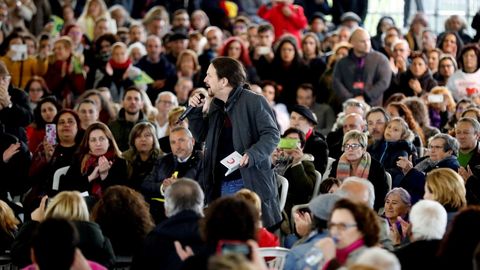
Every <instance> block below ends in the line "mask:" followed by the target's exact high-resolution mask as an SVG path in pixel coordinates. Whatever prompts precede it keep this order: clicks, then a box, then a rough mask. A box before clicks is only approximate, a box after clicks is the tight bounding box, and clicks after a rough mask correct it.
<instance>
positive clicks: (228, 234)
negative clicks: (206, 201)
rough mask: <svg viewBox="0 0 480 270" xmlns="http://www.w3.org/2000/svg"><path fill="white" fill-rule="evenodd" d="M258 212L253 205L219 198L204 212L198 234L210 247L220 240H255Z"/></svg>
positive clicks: (231, 198)
mask: <svg viewBox="0 0 480 270" xmlns="http://www.w3.org/2000/svg"><path fill="white" fill-rule="evenodd" d="M258 220H259V218H258V212H257V210H256V209H255V207H254V206H253V204H251V203H249V202H247V201H245V200H244V199H241V198H236V197H229V196H226V197H221V198H219V199H217V200H215V201H214V202H212V203H211V204H210V205H209V207H208V208H207V209H206V210H205V218H204V219H203V220H202V221H201V222H200V234H201V235H202V237H203V239H204V240H205V242H206V243H207V245H210V246H216V245H217V244H218V242H219V241H220V240H223V239H228V240H239V241H247V240H249V239H253V240H256V239H257V226H258Z"/></svg>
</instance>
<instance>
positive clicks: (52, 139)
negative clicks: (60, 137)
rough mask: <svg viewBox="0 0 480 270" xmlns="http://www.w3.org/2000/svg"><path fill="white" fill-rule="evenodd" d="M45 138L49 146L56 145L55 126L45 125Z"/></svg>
mask: <svg viewBox="0 0 480 270" xmlns="http://www.w3.org/2000/svg"><path fill="white" fill-rule="evenodd" d="M45 138H46V139H47V142H48V143H49V144H51V145H56V144H57V128H56V125H55V124H46V125H45Z"/></svg>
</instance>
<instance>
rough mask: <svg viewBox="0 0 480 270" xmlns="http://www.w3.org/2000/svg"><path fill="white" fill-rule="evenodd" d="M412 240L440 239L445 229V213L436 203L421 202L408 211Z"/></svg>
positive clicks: (429, 201)
mask: <svg viewBox="0 0 480 270" xmlns="http://www.w3.org/2000/svg"><path fill="white" fill-rule="evenodd" d="M410 223H411V224H412V234H413V239H414V240H415V241H416V240H434V239H442V237H443V234H444V233H445V230H446V228H447V211H445V208H444V207H443V206H442V205H441V204H440V203H439V202H437V201H432V200H422V201H419V202H417V203H416V204H415V205H414V206H413V207H412V210H411V211H410Z"/></svg>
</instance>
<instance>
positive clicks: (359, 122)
mask: <svg viewBox="0 0 480 270" xmlns="http://www.w3.org/2000/svg"><path fill="white" fill-rule="evenodd" d="M350 130H358V131H360V132H363V131H364V130H365V120H364V119H363V117H362V116H361V115H360V114H358V113H351V114H348V115H347V116H345V121H344V122H343V134H347V132H349V131H350Z"/></svg>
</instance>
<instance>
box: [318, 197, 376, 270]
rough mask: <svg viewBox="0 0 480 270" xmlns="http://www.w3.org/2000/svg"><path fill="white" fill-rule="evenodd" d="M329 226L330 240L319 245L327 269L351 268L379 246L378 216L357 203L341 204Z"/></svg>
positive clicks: (336, 204)
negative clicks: (365, 254)
mask: <svg viewBox="0 0 480 270" xmlns="http://www.w3.org/2000/svg"><path fill="white" fill-rule="evenodd" d="M327 226H328V231H329V233H330V237H326V238H323V239H321V240H319V241H318V242H317V243H316V244H315V246H316V247H317V248H319V249H320V250H321V251H322V252H323V256H324V258H323V269H338V268H340V267H342V266H345V267H348V266H350V265H352V264H354V263H355V261H356V259H357V258H358V257H359V256H360V255H361V254H362V253H363V252H364V251H365V250H366V249H367V248H369V247H374V246H376V245H377V244H378V242H379V235H380V225H379V223H378V218H377V215H376V213H375V212H374V211H373V210H372V209H370V208H369V207H368V206H367V205H365V204H357V203H353V202H352V201H350V200H348V199H341V200H339V201H338V202H336V203H335V205H334V207H333V210H332V215H331V216H330V220H329V221H328V224H327ZM318 269H322V268H318Z"/></svg>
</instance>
